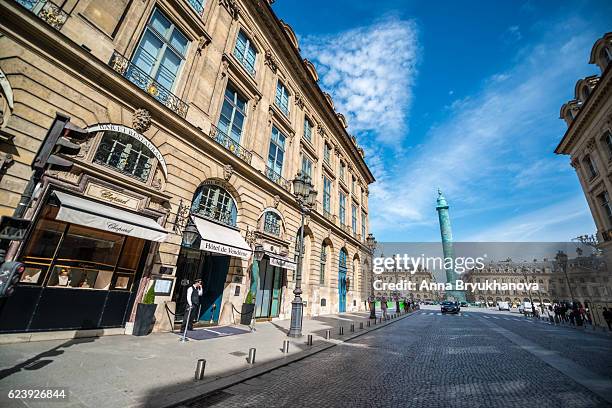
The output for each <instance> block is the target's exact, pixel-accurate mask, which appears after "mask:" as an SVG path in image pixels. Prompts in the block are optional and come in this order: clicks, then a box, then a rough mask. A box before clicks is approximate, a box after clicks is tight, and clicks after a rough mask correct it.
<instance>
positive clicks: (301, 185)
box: [287, 171, 317, 337]
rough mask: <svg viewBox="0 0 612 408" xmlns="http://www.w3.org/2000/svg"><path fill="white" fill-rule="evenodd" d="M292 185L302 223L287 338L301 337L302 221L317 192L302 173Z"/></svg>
mask: <svg viewBox="0 0 612 408" xmlns="http://www.w3.org/2000/svg"><path fill="white" fill-rule="evenodd" d="M292 183H293V194H294V195H295V199H296V201H297V203H298V206H299V208H300V212H301V215H302V223H301V228H300V241H299V248H298V264H297V270H296V273H295V289H294V290H293V294H294V295H295V298H294V299H293V301H292V302H291V324H290V326H289V333H288V334H287V335H288V336H289V337H301V336H302V317H303V307H304V304H303V303H302V297H301V295H302V259H303V257H304V219H305V218H306V215H307V214H308V213H310V210H311V209H312V207H314V205H315V202H316V199H317V191H316V190H315V189H314V185H313V184H312V183H311V182H310V177H308V176H307V175H305V174H302V172H301V171H300V172H298V174H297V176H296V178H295V179H294V180H293V181H292Z"/></svg>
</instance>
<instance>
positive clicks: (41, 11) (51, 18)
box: [15, 0, 68, 30]
mask: <svg viewBox="0 0 612 408" xmlns="http://www.w3.org/2000/svg"><path fill="white" fill-rule="evenodd" d="M15 2H16V3H17V4H19V5H21V6H22V7H24V8H26V9H28V10H30V11H31V12H32V13H34V14H35V15H36V16H38V18H40V19H41V20H42V21H44V22H45V23H47V24H49V25H50V26H51V27H53V28H55V29H56V30H60V29H61V28H62V26H63V25H64V23H65V22H66V20H67V19H68V13H66V12H65V11H64V10H62V9H61V8H60V7H59V6H57V5H56V4H54V3H52V2H50V1H48V0H15Z"/></svg>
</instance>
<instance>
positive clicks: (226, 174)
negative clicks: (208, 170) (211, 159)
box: [223, 164, 234, 181]
mask: <svg viewBox="0 0 612 408" xmlns="http://www.w3.org/2000/svg"><path fill="white" fill-rule="evenodd" d="M232 174H234V168H233V167H232V165H231V164H226V165H225V166H223V178H224V179H225V181H229V179H230V177H232Z"/></svg>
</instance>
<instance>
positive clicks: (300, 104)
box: [295, 92, 304, 109]
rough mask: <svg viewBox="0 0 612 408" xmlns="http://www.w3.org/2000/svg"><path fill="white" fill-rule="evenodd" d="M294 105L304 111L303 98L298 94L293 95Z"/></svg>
mask: <svg viewBox="0 0 612 408" xmlns="http://www.w3.org/2000/svg"><path fill="white" fill-rule="evenodd" d="M295 104H296V105H297V106H298V108H300V109H304V98H303V97H302V94H301V93H299V92H296V93H295Z"/></svg>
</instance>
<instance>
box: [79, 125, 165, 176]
mask: <svg viewBox="0 0 612 408" xmlns="http://www.w3.org/2000/svg"><path fill="white" fill-rule="evenodd" d="M87 131H88V132H89V133H94V132H104V131H111V132H119V133H124V134H126V135H128V136H131V137H133V138H134V139H136V140H138V141H139V142H140V143H142V144H143V145H145V146H146V147H147V148H148V149H149V150H150V151H151V153H153V155H154V156H155V158H156V159H157V161H158V162H159V164H160V165H161V167H162V171H163V172H164V176H165V177H166V178H167V177H168V166H166V161H165V160H164V157H163V156H162V154H161V153H160V151H159V150H157V147H155V145H154V144H153V143H151V142H150V141H149V139H147V138H146V137H144V136H143V135H141V134H140V133H138V132H136V131H135V130H134V129H131V128H129V127H127V126H123V125H115V124H113V123H98V124H97V125H93V126H90V127H88V128H87Z"/></svg>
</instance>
